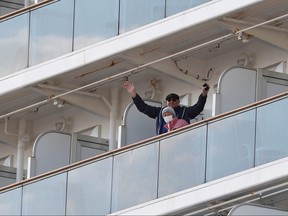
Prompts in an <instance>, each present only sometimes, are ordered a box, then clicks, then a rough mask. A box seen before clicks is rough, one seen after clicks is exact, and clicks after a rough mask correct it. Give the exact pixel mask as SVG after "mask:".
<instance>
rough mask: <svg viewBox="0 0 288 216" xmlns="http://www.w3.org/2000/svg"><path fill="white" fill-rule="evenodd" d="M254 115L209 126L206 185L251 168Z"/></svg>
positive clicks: (239, 116)
mask: <svg viewBox="0 0 288 216" xmlns="http://www.w3.org/2000/svg"><path fill="white" fill-rule="evenodd" d="M255 112H256V111H255V110H251V111H248V112H244V113H241V114H238V115H235V116H232V117H229V118H226V119H223V120H220V121H217V122H213V123H211V124H209V125H208V144H207V173H206V175H207V181H211V180H214V179H217V178H221V177H224V176H227V175H230V174H233V173H236V172H240V171H242V170H246V169H249V168H252V167H253V166H254V140H255Z"/></svg>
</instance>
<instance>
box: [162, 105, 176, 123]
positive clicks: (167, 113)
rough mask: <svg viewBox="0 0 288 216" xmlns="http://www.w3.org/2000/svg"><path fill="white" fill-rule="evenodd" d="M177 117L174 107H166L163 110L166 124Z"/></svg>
mask: <svg viewBox="0 0 288 216" xmlns="http://www.w3.org/2000/svg"><path fill="white" fill-rule="evenodd" d="M175 116H176V114H175V111H174V109H173V108H172V107H165V108H164V109H163V110H162V117H163V119H164V121H165V122H166V123H168V122H170V121H172V120H173V118H174V117H175Z"/></svg>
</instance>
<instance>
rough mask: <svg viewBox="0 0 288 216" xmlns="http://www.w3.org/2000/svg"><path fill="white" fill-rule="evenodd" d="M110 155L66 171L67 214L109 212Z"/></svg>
mask: <svg viewBox="0 0 288 216" xmlns="http://www.w3.org/2000/svg"><path fill="white" fill-rule="evenodd" d="M111 182H112V157H110V158H108V159H104V160H101V161H98V162H95V163H92V164H89V165H87V166H83V167H80V168H78V169H75V170H72V171H70V172H69V173H68V192H67V214H68V215H106V214H108V213H110V200H111Z"/></svg>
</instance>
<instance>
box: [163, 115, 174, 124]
mask: <svg viewBox="0 0 288 216" xmlns="http://www.w3.org/2000/svg"><path fill="white" fill-rule="evenodd" d="M163 118H164V121H165V122H166V123H169V122H170V121H172V120H173V116H172V115H169V116H164V117H163Z"/></svg>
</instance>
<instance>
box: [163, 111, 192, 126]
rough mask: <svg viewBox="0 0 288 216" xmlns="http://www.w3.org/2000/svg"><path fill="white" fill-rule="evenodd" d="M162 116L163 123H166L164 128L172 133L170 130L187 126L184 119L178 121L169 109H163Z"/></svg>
mask: <svg viewBox="0 0 288 216" xmlns="http://www.w3.org/2000/svg"><path fill="white" fill-rule="evenodd" d="M162 116H163V119H164V121H165V122H166V124H165V125H164V127H165V128H166V129H167V130H168V131H172V130H175V129H177V128H180V127H183V126H185V125H188V122H187V121H185V120H184V119H178V118H177V116H176V114H175V111H174V109H173V108H171V107H165V108H164V109H163V110H162Z"/></svg>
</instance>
